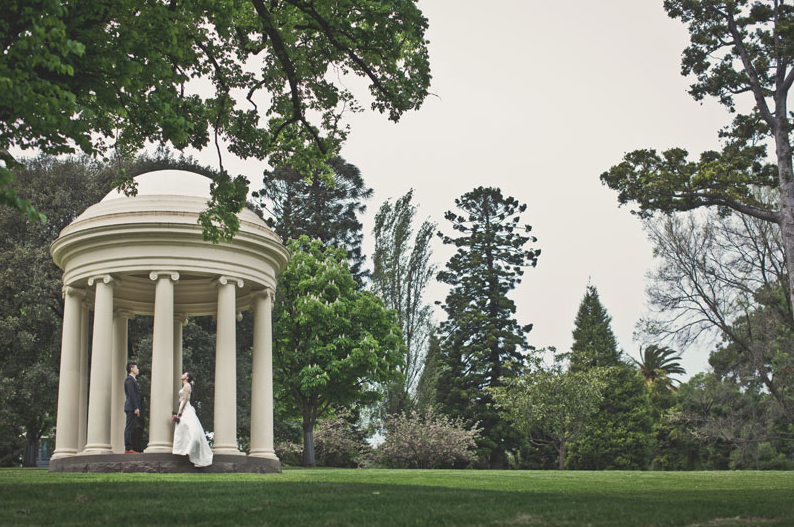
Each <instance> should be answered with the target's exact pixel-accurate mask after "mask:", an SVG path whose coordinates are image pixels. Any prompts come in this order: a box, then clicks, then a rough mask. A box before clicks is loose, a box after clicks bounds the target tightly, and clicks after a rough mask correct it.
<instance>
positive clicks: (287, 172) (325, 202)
mask: <svg viewBox="0 0 794 527" xmlns="http://www.w3.org/2000/svg"><path fill="white" fill-rule="evenodd" d="M329 164H330V166H331V168H332V169H333V178H332V180H329V179H328V177H327V176H325V174H323V173H321V172H320V171H315V172H313V173H312V175H311V176H305V175H303V174H302V173H300V172H298V171H297V170H295V169H293V168H290V167H282V168H278V169H276V170H274V171H272V172H266V173H265V178H264V180H263V187H262V189H261V190H260V191H259V192H256V193H254V197H255V198H257V199H258V201H259V204H260V205H261V206H262V207H263V208H264V209H265V211H267V212H268V213H269V216H270V217H269V218H268V219H267V222H268V224H269V225H270V226H271V227H273V229H274V230H275V231H276V234H278V235H279V236H281V239H282V240H284V241H285V242H286V241H287V240H297V239H298V238H299V237H300V236H302V235H306V236H308V237H309V239H312V240H320V241H321V242H323V243H324V244H325V245H329V246H333V247H341V248H343V249H345V250H346V251H347V260H348V262H349V263H350V272H351V273H353V277H354V278H355V279H356V282H357V283H358V284H359V286H362V285H363V283H364V280H365V279H366V278H367V277H368V276H369V272H368V271H367V270H366V269H365V268H364V262H365V260H366V256H364V255H363V254H362V253H361V240H362V237H363V234H362V230H361V228H362V226H361V221H359V216H360V215H361V214H363V213H364V212H365V211H366V210H367V206H366V204H365V203H364V202H365V201H366V200H368V199H369V198H370V197H372V189H371V188H368V187H367V186H366V185H365V184H364V178H362V177H361V171H360V170H359V169H358V168H357V167H356V166H355V165H352V164H350V163H348V162H346V161H345V160H344V159H342V158H341V157H334V158H332V159H331V160H330V162H329Z"/></svg>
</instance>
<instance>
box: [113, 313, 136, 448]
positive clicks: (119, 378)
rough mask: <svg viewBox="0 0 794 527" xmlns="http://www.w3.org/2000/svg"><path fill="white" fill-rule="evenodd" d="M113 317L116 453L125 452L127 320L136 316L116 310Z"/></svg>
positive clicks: (114, 440) (114, 441)
mask: <svg viewBox="0 0 794 527" xmlns="http://www.w3.org/2000/svg"><path fill="white" fill-rule="evenodd" d="M114 315H115V316H114V317H113V358H112V366H111V369H112V370H113V381H112V385H111V390H112V392H111V397H110V445H111V448H112V449H113V453H114V454H123V453H124V427H125V425H126V424H127V416H126V415H125V414H124V401H125V398H126V397H125V395H124V380H125V379H126V378H127V327H128V324H127V321H128V320H131V319H132V318H134V317H135V315H133V314H132V313H131V312H129V311H122V310H116V312H115V313H114Z"/></svg>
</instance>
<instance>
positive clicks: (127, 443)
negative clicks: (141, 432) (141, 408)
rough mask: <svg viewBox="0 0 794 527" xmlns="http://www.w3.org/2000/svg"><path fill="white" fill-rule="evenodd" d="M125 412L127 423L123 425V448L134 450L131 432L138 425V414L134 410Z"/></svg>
mask: <svg viewBox="0 0 794 527" xmlns="http://www.w3.org/2000/svg"><path fill="white" fill-rule="evenodd" d="M124 413H125V414H127V423H126V424H125V425H124V450H125V451H126V450H135V445H133V439H132V438H133V433H134V432H135V427H136V426H137V425H138V416H137V415H135V412H124Z"/></svg>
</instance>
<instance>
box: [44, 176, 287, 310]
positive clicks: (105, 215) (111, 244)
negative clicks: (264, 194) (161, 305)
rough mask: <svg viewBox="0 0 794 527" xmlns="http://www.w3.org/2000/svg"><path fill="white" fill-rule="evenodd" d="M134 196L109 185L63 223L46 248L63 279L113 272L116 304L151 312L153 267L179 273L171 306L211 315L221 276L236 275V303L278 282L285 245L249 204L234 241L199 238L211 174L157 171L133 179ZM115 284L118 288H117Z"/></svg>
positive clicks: (81, 280)
mask: <svg viewBox="0 0 794 527" xmlns="http://www.w3.org/2000/svg"><path fill="white" fill-rule="evenodd" d="M134 179H135V181H136V182H137V185H138V193H137V195H135V196H125V195H124V194H123V193H120V192H118V191H117V190H114V191H111V192H109V193H108V194H107V195H106V196H105V197H104V198H103V199H102V200H101V201H100V202H99V203H96V204H95V205H92V206H91V207H89V208H88V209H86V210H85V211H84V212H83V213H82V214H80V215H79V216H78V217H77V218H76V219H75V220H74V221H73V222H72V223H71V224H69V225H68V226H67V227H66V228H64V229H63V230H62V231H61V233H60V236H59V237H58V239H57V240H56V241H55V242H53V244H52V246H51V247H50V251H51V253H52V257H53V259H54V261H55V263H56V264H57V265H58V266H59V267H60V268H61V269H63V271H64V277H63V282H64V285H69V286H79V287H83V286H85V285H86V284H88V285H89V286H90V285H91V283H90V281H89V279H90V278H92V277H95V276H98V275H110V276H111V277H112V278H113V279H114V280H115V281H116V282H117V287H116V290H117V294H116V304H117V306H116V307H117V308H118V309H126V310H129V311H132V312H134V313H141V314H150V313H151V305H152V301H153V298H154V296H153V295H154V284H153V282H152V280H150V277H149V275H150V273H152V272H156V271H173V272H176V273H178V274H179V281H178V284H177V286H176V290H175V295H176V298H175V309H176V310H177V311H179V312H181V313H185V314H190V315H204V314H212V313H214V311H215V308H216V305H215V304H216V298H215V297H216V294H215V291H214V289H213V287H211V285H210V284H211V282H212V281H213V280H216V279H217V278H218V277H219V276H223V277H230V278H232V279H235V280H238V281H239V283H240V284H241V289H242V291H241V292H240V294H238V295H237V303H238V306H239V308H240V310H242V309H244V308H245V307H247V305H248V303H249V301H250V299H249V295H250V293H251V292H252V291H255V290H258V289H262V288H275V286H276V277H277V276H278V274H280V273H281V271H282V270H283V269H284V267H286V264H287V261H288V259H289V255H288V252H287V250H286V248H285V247H284V245H283V244H282V243H281V240H280V238H279V237H278V236H277V235H276V234H275V233H274V232H273V231H272V230H271V229H270V228H269V227H268V226H267V224H266V223H265V222H264V221H263V220H262V219H261V218H260V217H259V216H257V215H256V214H255V213H254V212H253V211H251V210H249V209H247V208H246V209H243V210H242V211H241V212H240V214H239V215H238V218H239V220H240V231H239V232H238V234H237V235H236V236H235V238H234V240H232V241H231V242H228V243H227V242H221V243H218V244H213V243H210V242H206V241H204V239H203V237H202V228H201V226H200V225H199V224H198V223H197V222H198V216H199V214H200V213H201V212H202V211H204V210H205V209H206V208H207V201H208V200H209V198H210V183H211V180H210V179H209V178H207V177H205V176H202V175H200V174H196V173H194V172H188V171H184V170H158V171H154V172H148V173H146V174H141V175H139V176H137V177H135V178H134ZM119 286H120V287H119Z"/></svg>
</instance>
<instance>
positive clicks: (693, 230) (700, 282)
mask: <svg viewBox="0 0 794 527" xmlns="http://www.w3.org/2000/svg"><path fill="white" fill-rule="evenodd" d="M646 230H647V232H648V233H649V238H650V240H651V242H652V243H653V244H654V255H655V256H656V258H657V259H658V260H659V265H658V267H657V268H656V269H655V270H654V271H653V272H652V273H651V275H650V278H651V280H650V282H649V285H648V296H649V299H650V302H649V304H650V306H651V308H652V312H651V313H650V315H649V316H648V317H646V318H645V320H644V321H643V327H642V330H643V331H644V333H645V338H647V339H654V340H656V341H657V342H660V343H665V342H673V343H676V344H678V345H679V346H682V347H686V346H688V345H690V344H692V343H693V342H695V341H697V340H698V339H700V341H701V342H703V341H704V340H705V337H706V336H711V337H713V338H714V339H717V338H721V339H723V340H724V346H725V348H726V349H730V350H731V351H730V354H727V353H726V354H723V355H722V356H723V357H725V359H721V362H722V363H723V365H722V366H721V367H722V368H723V369H725V370H726V371H727V370H728V369H735V370H736V371H737V372H739V371H741V375H742V376H743V377H748V378H749V377H753V378H756V379H758V380H759V381H760V382H762V383H763V385H764V386H765V388H766V390H768V391H769V393H770V394H771V395H772V396H773V397H774V399H775V401H777V403H778V404H779V405H780V408H781V410H782V411H783V412H784V414H785V415H786V416H788V417H787V418H788V421H789V422H794V417H793V416H794V401H793V400H792V399H791V397H790V396H789V395H788V392H787V390H788V389H789V388H788V386H789V385H790V383H791V382H792V380H794V379H793V378H792V375H790V374H788V373H787V372H789V371H790V369H791V368H792V366H794V357H792V356H791V354H790V352H789V351H788V350H789V349H790V343H791V342H792V341H791V340H790V339H791V335H792V334H793V332H794V324H793V323H792V315H791V304H790V303H789V297H788V295H787V294H786V291H787V289H788V284H787V280H788V275H787V272H786V264H785V259H784V254H783V248H782V246H781V243H780V237H779V229H778V228H777V226H775V225H773V224H770V223H766V222H762V221H760V220H756V219H753V218H749V217H746V216H738V217H736V216H728V217H720V216H719V215H718V214H717V213H715V212H710V213H708V214H705V215H704V216H703V217H697V216H695V215H694V214H689V215H687V216H686V217H680V216H673V217H669V218H662V219H659V220H656V221H650V220H649V221H647V222H646ZM701 337H704V338H701ZM728 356H730V359H729V360H727V357H728ZM792 371H794V370H792Z"/></svg>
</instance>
